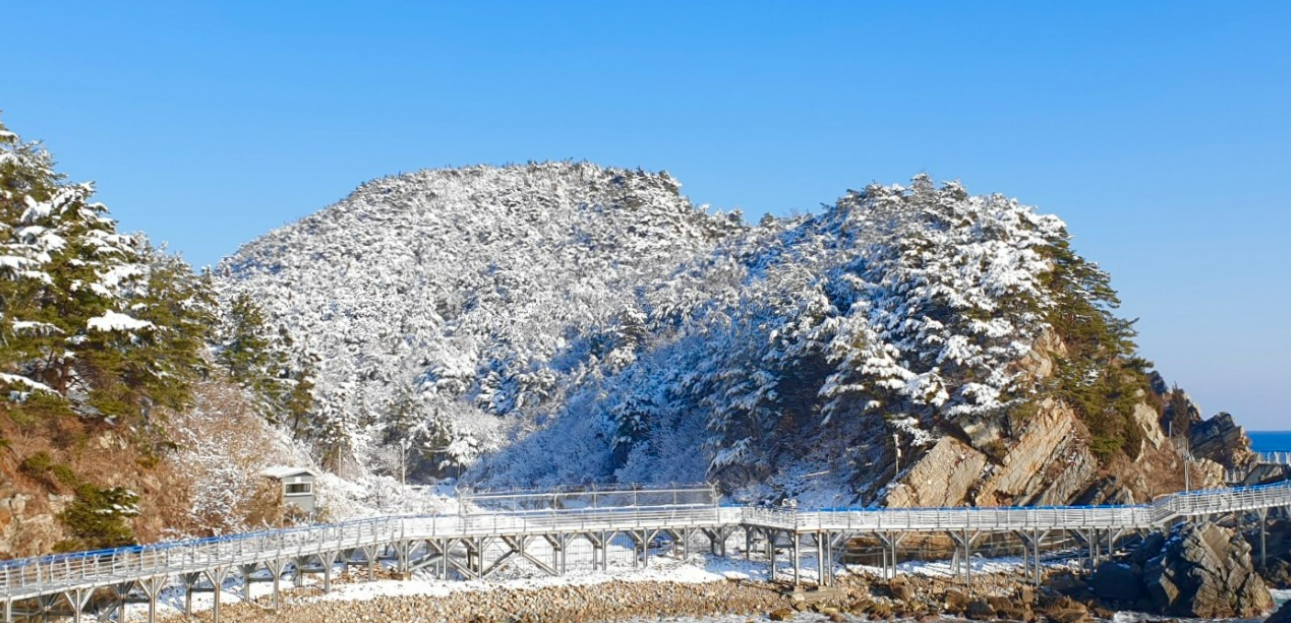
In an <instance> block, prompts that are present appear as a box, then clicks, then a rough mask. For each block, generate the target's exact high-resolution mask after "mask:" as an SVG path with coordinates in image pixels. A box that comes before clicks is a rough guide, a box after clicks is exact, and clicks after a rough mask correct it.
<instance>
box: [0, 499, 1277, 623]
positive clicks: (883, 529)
mask: <svg viewBox="0 0 1291 623" xmlns="http://www.w3.org/2000/svg"><path fill="white" fill-rule="evenodd" d="M1275 507H1291V482H1289V483H1278V484H1275V485H1265V486H1260V487H1247V488H1238V489H1223V490H1214V491H1202V492H1193V493H1180V494H1174V495H1170V496H1166V497H1163V498H1160V499H1158V500H1156V501H1155V502H1153V503H1151V504H1143V505H1134V506H1102V507H1017V508H937V509H927V508H910V509H851V508H844V509H814V510H796V509H783V508H759V507H719V506H714V505H706V504H694V505H676V506H672V505H668V506H655V507H620V508H591V509H553V510H540V511H519V512H491V513H486V514H474V515H472V514H466V515H442V516H393V517H381V518H375V519H365V520H358V521H350V522H344V523H338V524H327V525H318V526H309V527H302V528H291V529H284V530H274V531H267V532H258V533H250V534H239V535H232V536H227V537H218V538H210V539H196V540H190V541H180V542H172V543H159V544H155V545H146V546H140V547H131V548H122V549H115V550H107V551H100V552H84V553H76V554H66V555H56V556H46V557H40V558H29V559H21V560H12V561H6V562H3V563H0V602H3V603H4V605H5V613H6V615H8V613H9V612H10V608H11V607H12V603H13V602H15V601H18V600H25V599H33V598H39V597H43V596H50V595H66V594H68V593H69V592H71V591H78V590H81V591H84V590H94V589H100V588H106V587H112V586H119V585H127V584H131V583H134V582H142V581H145V580H148V579H153V578H171V577H176V576H183V575H184V574H200V573H204V572H205V573H209V572H211V571H212V570H219V569H228V568H235V567H237V566H239V565H260V564H265V563H267V562H270V561H286V560H300V559H302V558H305V557H309V556H321V555H324V554H330V553H336V552H353V551H370V550H365V548H376V547H384V546H390V545H394V544H400V543H403V544H407V543H411V542H432V541H435V542H442V543H453V542H461V543H464V544H468V549H469V542H475V540H478V539H484V538H511V539H515V538H519V537H526V536H538V537H543V536H552V535H598V534H600V535H606V534H629V535H636V534H641V535H648V534H652V533H657V532H659V531H664V530H668V531H681V530H687V529H692V530H711V531H722V530H727V531H730V530H736V529H743V530H746V531H748V530H761V531H764V532H766V531H782V532H785V533H791V534H794V535H803V534H821V533H829V534H836V533H838V534H851V535H858V534H867V533H873V534H879V533H910V532H951V533H957V532H968V531H972V532H977V533H984V532H1017V531H1034V530H1073V531H1075V530H1087V529H1104V530H1117V531H1134V530H1142V529H1153V528H1162V527H1165V526H1168V525H1170V524H1171V523H1173V522H1175V521H1179V520H1181V519H1186V518H1188V517H1195V516H1205V515H1216V514H1224V513H1230V512H1241V511H1259V510H1263V509H1269V508H1275ZM642 540H643V541H645V540H648V538H645V537H643V538H642ZM518 553H519V554H520V555H521V556H524V555H525V553H524V552H523V551H520V552H518ZM368 555H369V556H371V554H368Z"/></svg>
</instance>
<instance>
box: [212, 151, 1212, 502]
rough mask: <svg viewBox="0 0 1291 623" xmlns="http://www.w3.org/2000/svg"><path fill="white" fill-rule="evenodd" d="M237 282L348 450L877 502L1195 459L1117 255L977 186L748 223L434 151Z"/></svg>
mask: <svg viewBox="0 0 1291 623" xmlns="http://www.w3.org/2000/svg"><path fill="white" fill-rule="evenodd" d="M217 278H218V281H219V284H220V286H221V289H222V292H223V296H224V297H225V298H226V299H227V298H230V297H236V296H249V297H250V298H252V299H253V300H255V301H257V302H259V304H260V305H262V306H263V307H264V309H265V311H266V312H267V315H268V317H269V318H270V322H271V323H272V324H276V325H281V326H282V327H284V328H285V329H286V330H287V331H288V332H289V333H290V335H291V336H293V338H294V339H295V341H296V343H297V344H303V345H304V347H305V348H306V349H307V350H308V351H310V352H312V353H314V354H315V355H316V356H317V357H318V359H319V361H320V364H319V370H318V376H317V389H316V396H317V399H318V404H319V408H318V410H317V412H316V413H315V414H314V415H313V416H312V417H313V418H314V421H313V424H312V426H311V429H310V432H309V433H308V435H309V437H310V438H311V439H312V441H313V443H314V444H315V447H316V451H317V453H318V455H319V456H320V457H323V458H324V459H325V462H326V463H327V464H328V466H329V467H331V468H332V469H335V470H337V471H340V472H342V473H349V474H359V473H363V472H364V471H366V470H378V471H388V472H390V471H398V469H399V468H398V465H399V464H400V463H403V462H407V463H410V464H411V466H412V468H413V472H414V474H415V476H416V477H420V478H425V477H431V476H436V475H444V474H446V473H457V472H459V471H461V470H463V469H464V470H465V473H464V475H463V477H464V478H465V479H466V480H467V481H469V482H471V483H474V484H476V485H482V486H517V485H547V484H569V483H577V482H608V481H614V480H621V481H634V482H667V481H683V480H699V479H705V478H707V479H713V480H716V481H718V482H720V483H721V484H722V485H723V487H724V488H725V489H726V490H727V491H728V492H731V493H733V494H735V495H737V496H739V497H748V498H752V497H780V496H798V497H802V498H804V499H806V500H809V501H812V502H819V503H826V502H830V503H839V502H844V503H866V504H869V503H886V504H958V503H962V502H970V503H977V504H1016V503H1062V502H1071V501H1090V502H1099V501H1106V500H1125V499H1144V498H1146V497H1148V496H1151V495H1156V494H1159V493H1163V492H1165V491H1166V490H1172V489H1174V488H1179V487H1181V485H1182V483H1180V482H1178V480H1179V478H1178V476H1177V474H1178V473H1179V472H1180V471H1181V470H1179V469H1178V467H1179V461H1180V460H1181V458H1180V455H1179V452H1178V450H1177V449H1176V447H1175V445H1174V444H1172V443H1169V440H1167V439H1165V436H1164V434H1163V433H1162V429H1161V424H1160V422H1161V418H1162V414H1163V407H1164V404H1163V400H1162V397H1161V396H1160V395H1159V394H1158V392H1155V391H1154V390H1153V389H1152V388H1151V387H1150V386H1149V383H1148V377H1147V375H1146V366H1147V365H1148V364H1147V362H1145V361H1143V360H1142V359H1140V358H1138V357H1137V355H1136V353H1135V347H1134V344H1133V341H1132V338H1133V330H1132V326H1131V323H1128V322H1125V321H1123V320H1120V319H1118V318H1117V317H1116V316H1115V315H1114V314H1113V311H1112V310H1113V309H1114V308H1115V306H1116V304H1117V302H1116V297H1115V293H1114V292H1113V291H1112V290H1111V288H1110V285H1109V279H1108V276H1107V275H1106V274H1105V273H1103V272H1102V271H1100V270H1099V269H1098V268H1097V266H1096V265H1094V264H1092V263H1089V262H1086V261H1085V260H1084V259H1082V258H1080V257H1079V256H1078V255H1076V254H1075V253H1074V252H1073V251H1072V250H1071V248H1070V245H1069V236H1068V234H1067V232H1066V230H1065V226H1064V225H1063V223H1062V222H1061V221H1060V220H1059V219H1057V218H1056V217H1053V216H1046V215H1039V214H1037V213H1036V212H1035V211H1034V210H1033V209H1032V208H1030V207H1027V206H1024V205H1021V204H1020V203H1018V202H1017V201H1015V200H1010V199H1007V198H1005V197H1002V196H998V195H992V196H972V195H970V194H968V193H967V192H966V191H965V189H963V188H962V187H961V186H959V185H958V184H955V183H948V184H945V185H942V186H936V185H935V184H933V183H932V182H931V180H929V179H927V178H925V177H918V178H915V179H914V180H913V182H912V183H911V185H910V186H909V187H904V186H895V185H894V186H871V187H868V188H866V189H865V190H864V191H859V192H857V191H853V192H849V193H847V194H846V195H845V196H844V197H843V198H842V199H840V200H839V201H837V202H836V203H834V204H833V205H829V206H826V207H825V208H824V209H823V210H822V212H821V213H819V214H817V215H812V216H804V217H796V218H792V219H779V220H778V219H767V220H766V221H764V222H763V223H762V224H760V225H759V226H757V227H748V226H745V225H743V224H742V223H741V221H740V220H739V218H738V215H720V214H711V213H708V212H706V211H704V210H701V209H698V208H695V207H693V206H692V205H691V204H690V203H689V202H688V200H686V198H685V197H683V196H682V195H681V194H680V192H679V185H678V184H677V183H676V182H675V180H673V179H672V178H671V177H669V176H668V175H667V174H664V173H661V174H650V173H644V172H641V171H623V170H616V169H605V168H601V167H597V166H594V165H590V164H569V163H547V164H529V165H521V166H509V167H472V168H467V169H459V170H436V171H423V172H420V173H414V174H409V175H403V176H399V177H394V178H387V179H383V180H377V181H374V182H370V183H368V184H365V185H364V186H362V187H360V188H359V189H358V190H357V191H355V193H354V194H352V195H351V196H350V197H348V198H347V199H345V200H344V201H342V202H341V203H339V204H337V205H335V206H332V207H330V208H328V209H326V210H324V211H322V212H320V213H318V214H315V215H313V216H310V217H308V218H306V219H304V220H302V221H300V222H298V223H295V224H292V225H290V226H287V227H285V228H283V229H281V230H278V231H276V232H273V233H271V234H269V235H267V236H265V237H264V238H261V239H260V240H257V241H254V242H252V243H250V244H248V245H246V246H245V247H243V248H242V249H241V250H240V251H239V252H238V253H237V254H236V255H235V256H233V257H231V258H229V259H228V260H226V261H225V262H224V263H223V264H222V265H221V266H220V268H219V271H218V274H217ZM1202 471H1203V472H1206V473H1209V474H1211V475H1212V477H1213V476H1214V474H1215V473H1216V469H1215V468H1208V469H1207V470H1202ZM934 492H935V493H934Z"/></svg>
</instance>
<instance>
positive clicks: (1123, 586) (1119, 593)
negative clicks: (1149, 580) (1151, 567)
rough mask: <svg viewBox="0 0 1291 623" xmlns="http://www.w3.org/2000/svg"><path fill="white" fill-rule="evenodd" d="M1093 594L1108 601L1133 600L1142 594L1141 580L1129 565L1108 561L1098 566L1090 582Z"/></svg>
mask: <svg viewBox="0 0 1291 623" xmlns="http://www.w3.org/2000/svg"><path fill="white" fill-rule="evenodd" d="M1091 584H1092V585H1093V588H1094V594H1095V595H1098V598H1099V599H1102V600H1104V601H1110V602H1134V601H1138V600H1139V599H1140V598H1141V597H1142V596H1143V588H1142V581H1141V580H1140V578H1139V577H1138V575H1136V574H1135V573H1134V570H1133V569H1132V568H1130V566H1129V565H1126V564H1122V563H1118V562H1112V561H1108V562H1105V563H1103V564H1101V565H1099V566H1098V569H1097V570H1096V571H1095V572H1094V579H1093V581H1092V582H1091Z"/></svg>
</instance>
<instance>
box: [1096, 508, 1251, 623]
mask: <svg viewBox="0 0 1291 623" xmlns="http://www.w3.org/2000/svg"><path fill="white" fill-rule="evenodd" d="M1134 558H1135V560H1136V561H1141V563H1140V564H1141V568H1142V575H1141V581H1142V585H1143V588H1144V589H1145V592H1146V594H1147V597H1148V599H1150V600H1151V602H1152V604H1153V606H1154V608H1155V610H1156V611H1157V612H1159V613H1162V614H1166V615H1169V616H1184V617H1196V618H1250V617H1255V616H1261V615H1264V614H1265V613H1267V612H1268V611H1269V610H1271V609H1272V608H1273V598H1272V597H1271V596H1270V594H1269V589H1268V587H1267V586H1266V585H1265V584H1264V581H1263V580H1262V579H1261V578H1260V576H1259V574H1257V573H1256V571H1255V568H1254V564H1253V563H1252V560H1251V546H1250V545H1249V544H1248V543H1247V542H1246V540H1245V539H1244V538H1243V537H1242V535H1240V534H1238V533H1237V532H1236V531H1234V530H1231V529H1229V528H1224V527H1222V526H1218V525H1216V524H1213V523H1202V524H1187V525H1185V526H1183V527H1182V528H1180V529H1178V530H1176V531H1175V532H1174V533H1173V534H1171V536H1170V538H1169V539H1162V538H1160V537H1158V538H1155V539H1148V540H1147V541H1146V542H1145V543H1144V544H1143V546H1142V547H1140V549H1139V551H1138V552H1136V553H1135V557H1134ZM1095 583H1096V585H1097V580H1096V582H1095Z"/></svg>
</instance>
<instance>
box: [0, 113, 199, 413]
mask: <svg viewBox="0 0 1291 623" xmlns="http://www.w3.org/2000/svg"><path fill="white" fill-rule="evenodd" d="M93 192H94V189H93V187H92V186H91V185H90V184H68V183H66V182H65V181H64V177H63V176H62V175H61V174H58V173H56V172H55V171H54V170H53V162H52V159H51V157H50V155H49V153H48V152H46V151H45V150H44V149H43V148H41V147H40V146H39V145H38V144H34V143H23V142H21V141H19V140H18V139H17V137H16V136H15V135H13V134H12V133H9V132H8V131H7V130H5V129H4V127H3V125H0V336H2V337H3V339H0V374H3V375H4V376H3V377H0V384H3V385H5V386H8V387H9V388H11V389H14V390H16V393H14V394H11V397H12V396H16V397H17V398H18V399H19V403H20V404H19V405H18V406H17V407H16V408H17V409H18V410H25V411H29V412H31V414H33V415H38V414H45V415H56V414H59V413H62V414H67V413H73V412H74V413H77V414H79V415H81V416H83V417H89V418H105V419H124V420H126V421H127V422H128V423H129V424H131V425H139V427H138V428H139V430H141V431H153V430H157V429H159V426H155V425H154V423H153V422H151V421H150V415H151V413H152V411H153V409H154V408H155V407H157V406H166V407H171V408H176V409H179V408H183V407H184V406H185V405H186V404H187V403H188V400H189V395H188V385H189V383H190V381H191V380H192V379H193V378H194V376H195V375H196V374H198V373H199V372H200V368H201V367H202V363H201V348H202V343H203V335H204V334H205V329H204V327H205V326H206V325H207V323H208V321H209V319H208V310H209V303H210V301H211V296H210V283H209V280H206V279H201V278H198V277H197V276H195V275H193V274H192V272H191V270H190V269H189V268H188V266H187V265H186V264H184V263H183V262H182V261H181V260H179V259H178V258H176V257H170V256H167V255H166V254H165V253H164V252H162V251H159V250H157V249H154V248H152V247H151V246H150V245H149V244H148V242H147V240H146V239H144V238H143V237H142V236H127V235H123V234H120V233H118V232H117V231H116V224H115V222H114V221H113V220H112V219H111V218H109V217H108V213H107V208H106V207H105V206H103V205H102V204H99V203H93V202H91V201H90V197H91V196H92V194H93Z"/></svg>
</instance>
